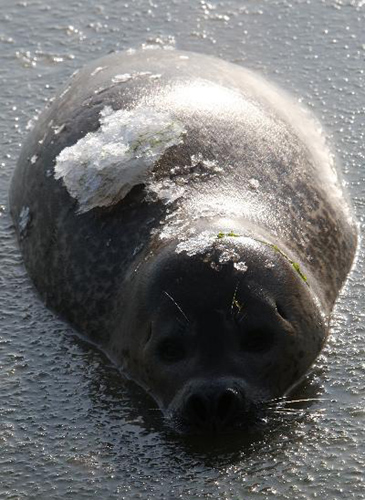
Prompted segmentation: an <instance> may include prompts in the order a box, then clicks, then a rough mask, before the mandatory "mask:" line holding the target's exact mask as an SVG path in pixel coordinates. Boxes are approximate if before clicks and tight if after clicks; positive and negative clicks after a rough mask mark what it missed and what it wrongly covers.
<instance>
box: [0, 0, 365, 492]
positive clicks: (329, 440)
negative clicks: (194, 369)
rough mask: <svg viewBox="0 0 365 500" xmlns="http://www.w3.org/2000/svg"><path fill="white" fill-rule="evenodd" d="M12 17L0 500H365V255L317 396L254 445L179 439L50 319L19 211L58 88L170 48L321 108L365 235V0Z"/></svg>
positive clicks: (73, 4) (5, 122)
mask: <svg viewBox="0 0 365 500" xmlns="http://www.w3.org/2000/svg"><path fill="white" fill-rule="evenodd" d="M0 7H1V9H0V60H1V65H0V88H1V92H0V106H1V117H2V119H1V122H0V129H1V134H0V140H1V151H0V156H1V158H0V205H1V207H0V241H1V246H0V283H1V304H0V329H1V330H0V366H1V371H0V413H1V418H0V471H1V485H0V498H1V499H3V498H4V499H14V500H15V499H37V500H40V499H50V498H52V499H64V498H72V499H83V498H85V499H86V498H87V499H91V498H95V499H100V498H110V499H114V498H118V499H122V498H127V499H131V498H133V499H134V498H136V499H137V498H142V499H151V498H166V499H175V498H180V497H181V498H189V499H201V498H214V499H218V498H219V499H222V498H227V499H237V498H242V499H247V498H250V499H262V498H272V497H278V498H281V499H305V498H321V499H327V498H328V499H334V498H346V499H347V498H351V499H360V498H365V486H364V473H363V471H364V466H365V453H364V450H365V445H364V442H365V431H364V429H365V410H364V400H365V393H364V387H365V384H364V375H365V356H364V337H365V334H364V331H365V314H364V312H363V309H362V303H363V301H364V296H365V284H364V280H363V276H364V250H363V249H361V250H360V252H359V255H358V260H357V262H356V265H355V268H354V270H353V273H352V275H351V277H350V279H349V281H348V283H347V285H346V286H345V288H344V290H343V292H342V294H341V297H340V299H339V301H338V304H337V307H336V310H335V312H334V316H333V324H332V335H331V338H330V340H329V342H328V344H327V347H326V349H325V351H324V353H323V355H322V356H321V358H320V359H319V360H318V362H317V364H316V366H315V368H314V369H313V372H312V373H311V374H310V375H309V376H308V378H307V379H306V381H305V386H304V388H302V390H301V395H305V396H307V397H310V398H314V399H316V401H313V402H312V403H307V404H305V405H303V404H302V405H300V406H301V407H302V408H303V411H302V412H298V413H294V412H293V413H292V414H290V413H288V414H285V415H278V423H277V425H276V426H275V428H273V429H271V430H270V431H268V432H267V433H266V434H265V435H264V436H258V437H257V439H256V440H254V441H253V442H251V443H247V442H245V440H244V438H242V439H241V440H237V439H233V438H224V439H220V440H217V441H215V442H211V443H206V442H199V441H196V440H181V439H178V438H176V437H174V436H172V435H171V434H170V433H169V431H168V430H166V429H165V428H164V426H163V422H161V419H160V416H159V412H157V411H155V410H156V409H155V406H154V404H153V402H152V401H150V400H149V399H148V398H147V396H145V395H144V394H143V392H142V391H140V390H139V389H138V388H136V387H135V386H134V385H133V384H132V383H130V382H129V383H128V382H125V381H123V380H122V379H121V377H120V376H119V374H118V373H117V372H116V370H115V368H114V367H113V366H112V365H111V364H110V363H109V362H108V360H107V359H105V358H104V357H103V355H102V354H101V353H99V352H98V351H97V350H96V349H94V348H93V347H92V346H90V345H88V344H87V343H85V342H84V341H82V340H80V339H78V338H77V337H76V336H75V334H74V333H73V332H72V330H71V329H70V328H69V327H68V326H67V325H65V324H64V323H62V322H61V321H60V320H59V319H57V318H56V317H55V316H54V315H53V314H52V313H51V312H49V311H48V310H46V309H45V307H44V306H43V304H42V303H41V302H40V300H39V298H38V296H37V294H36V292H35V291H34V289H33V287H32V285H31V283H30V282H29V280H28V278H27V275H26V273H25V271H24V268H23V265H22V260H21V256H20V254H19V251H18V249H17V246H16V243H15V239H14V235H13V232H12V228H11V221H10V218H9V215H8V212H7V189H8V184H9V180H10V176H11V172H12V170H13V168H14V164H15V161H16V158H17V156H18V154H19V148H20V144H21V142H22V141H23V140H24V136H25V134H26V132H27V129H28V128H29V126H30V124H31V121H32V120H33V119H34V117H35V116H36V115H37V114H38V113H39V111H40V110H41V108H42V107H43V106H44V105H45V103H46V102H47V101H48V100H49V99H50V98H52V96H53V95H54V92H55V89H56V88H57V87H58V86H59V85H60V84H63V83H64V81H65V79H66V78H67V77H68V76H69V75H70V74H71V73H72V72H73V71H74V70H75V69H77V68H79V67H80V66H82V65H83V64H84V63H86V62H88V61H90V60H91V59H94V58H96V57H98V56H101V55H104V54H107V53H108V52H110V51H113V50H116V49H126V48H129V47H139V46H141V45H142V44H145V45H149V44H157V45H168V46H176V47H177V48H179V49H185V50H195V51H198V52H204V53H207V54H214V55H218V56H220V57H222V58H224V59H226V60H229V61H232V62H237V63H239V64H243V65H245V66H247V67H249V68H251V69H255V70H258V71H260V72H261V73H262V74H264V75H266V77H268V78H269V79H270V80H271V81H274V82H276V83H278V84H279V85H281V86H282V87H283V88H285V89H287V90H289V91H290V92H292V93H293V94H294V95H295V96H296V97H297V98H298V99H300V100H301V101H302V102H303V103H304V104H306V105H307V106H309V107H310V108H313V110H314V111H315V113H316V115H317V116H318V118H320V120H321V121H322V123H323V124H324V126H325V127H326V129H327V132H328V136H329V138H330V140H331V141H332V143H333V144H334V145H335V149H336V153H337V155H338V158H339V160H340V161H341V162H342V165H343V172H344V180H345V182H346V184H347V186H348V190H349V193H350V196H351V198H352V200H353V204H354V207H355V211H356V214H357V218H358V220H359V223H360V225H361V226H362V227H363V225H364V217H365V202H364V199H365V197H364V194H365V193H364V190H365V187H364V186H365V182H364V177H365V173H364V168H365V140H364V134H365V132H364V131H365V90H364V88H365V81H364V80H365V76H364V71H365V64H364V60H365V31H364V22H365V2H364V1H363V0H312V1H310V0H308V1H307V0H306V1H303V0H292V1H291V2H289V1H284V0H267V1H263V0H256V1H251V0H245V1H239V0H227V1H224V2H223V1H221V2H216V1H214V0H211V1H210V2H206V1H204V0H202V1H197V0H179V1H178V0H175V1H171V0H149V1H148V0H135V1H133V2H132V1H129V2H128V1H126V2H114V1H112V0H104V1H103V0H102V1H101V2H100V3H94V2H93V1H92V0H79V1H73V0H67V1H65V2H59V1H55V0H49V1H47V2H46V1H42V0H29V1H19V2H16V1H13V0H1V1H0ZM298 407H299V405H298ZM237 441H238V442H237Z"/></svg>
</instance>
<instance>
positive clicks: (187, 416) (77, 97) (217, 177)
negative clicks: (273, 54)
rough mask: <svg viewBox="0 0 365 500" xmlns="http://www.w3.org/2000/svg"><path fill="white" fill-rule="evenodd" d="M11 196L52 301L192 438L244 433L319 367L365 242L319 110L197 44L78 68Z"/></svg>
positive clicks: (48, 113)
mask: <svg viewBox="0 0 365 500" xmlns="http://www.w3.org/2000/svg"><path fill="white" fill-rule="evenodd" d="M10 208H11V213H12V217H13V219H14V223H15V227H16V231H17V235H18V239H19V243H20V247H21V250H22V253H23V256H24V262H25V265H26V267H27V270H28V272H29V274H30V276H31V278H32V280H33V281H34V283H35V286H36V287H37V289H38V291H39V293H40V294H41V296H42V298H43V299H44V301H45V303H46V304H47V305H48V306H49V307H51V308H52V309H54V310H55V311H57V312H58V313H59V314H61V315H62V316H63V317H64V318H66V319H67V320H68V321H69V322H70V323H71V324H73V325H74V326H75V327H76V328H77V329H78V330H79V331H80V332H82V333H83V334H85V335H87V336H89V337H90V338H91V339H92V340H93V341H94V342H97V343H99V344H100V345H102V346H103V348H104V349H106V350H107V351H108V352H109V354H110V356H111V357H112V358H113V359H114V360H115V361H116V362H117V363H118V364H119V365H120V366H122V367H123V369H124V370H125V371H126V372H127V373H128V374H129V375H130V376H131V377H132V378H133V379H134V380H136V382H138V383H139V384H140V385H142V386H144V387H145V388H146V390H147V391H148V392H149V393H150V394H151V395H152V396H153V397H154V398H155V400H156V401H157V402H158V404H159V405H160V407H161V409H162V410H163V411H164V412H165V414H166V415H167V416H168V417H169V418H170V421H171V422H172V424H173V425H174V426H175V428H176V429H177V430H180V431H182V432H190V431H193V432H195V431H199V430H221V429H227V428H231V427H235V426H237V427H245V426H247V425H248V424H249V423H250V422H252V421H253V420H254V419H255V414H256V409H257V407H258V406H260V405H261V404H262V403H263V402H264V401H266V400H269V399H272V398H275V397H278V396H280V395H283V394H284V393H285V392H286V391H288V389H290V388H291V387H292V386H293V385H294V384H295V383H296V382H297V381H298V380H299V379H300V378H301V377H302V376H303V375H304V374H305V373H306V371H307V370H308V368H309V367H310V366H311V364H312V363H313V361H314V360H315V358H316V356H317V355H318V353H319V352H320V350H321V348H322V346H323V343H324V341H325V339H326V336H327V333H328V321H329V314H330V312H331V309H332V307H333V304H334V301H335V299H336V296H337V294H338V292H339V290H340V288H341V286H342V284H343V282H344V280H345V279H346V276H347V274H348V272H349V270H350V267H351V264H352V261H353V258H354V254H355V251H356V242H357V234H356V226H355V223H354V221H353V219H352V215H351V210H350V207H349V204H348V202H347V200H346V198H345V196H344V193H343V191H342V187H341V181H340V180H339V178H338V174H337V172H336V169H335V166H334V163H333V156H332V155H331V153H330V152H329V151H328V149H327V146H326V144H325V141H324V139H323V137H322V134H321V132H320V128H319V126H318V124H317V123H316V122H315V120H314V119H313V118H311V117H310V116H309V115H308V114H307V113H306V112H305V111H303V110H301V109H299V108H298V106H297V105H295V104H293V102H292V101H291V99H290V98H289V97H287V96H285V95H283V94H282V92H280V91H279V90H277V89H276V88H275V87H273V86H271V85H269V84H268V83H267V82H265V81H264V80H262V79H261V78H260V77H259V76H257V75H255V74H253V73H252V72H250V71H248V70H246V69H243V68H241V67H239V66H236V65H233V64H230V63H226V62H224V61H221V60H219V59H216V58H213V57H208V56H204V55H199V54H194V53H188V52H180V51H164V50H142V51H129V52H126V53H121V54H112V55H109V56H107V57H104V58H102V59H100V60H98V61H96V62H95V63H92V64H90V65H88V66H86V67H85V68H84V69H82V70H81V71H79V72H78V73H77V74H76V75H74V76H73V77H72V79H71V80H70V82H69V83H68V84H67V86H66V87H65V88H64V89H63V90H62V91H61V92H60V94H59V95H58V96H57V97H56V99H55V100H54V101H53V102H52V104H51V105H50V106H49V107H48V109H46V110H45V111H44V112H43V113H42V114H41V116H40V117H39V119H38V121H37V122H36V125H35V127H34V129H33V130H32V131H31V133H30V134H29V137H28V139H27V141H26V143H25V144H24V146H23V148H22V152H21V156H20V158H19V162H18V165H17V168H16V170H15V173H14V176H13V180H12V184H11V189H10Z"/></svg>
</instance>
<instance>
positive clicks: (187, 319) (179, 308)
mask: <svg viewBox="0 0 365 500" xmlns="http://www.w3.org/2000/svg"><path fill="white" fill-rule="evenodd" d="M163 293H164V294H165V295H167V297H168V298H169V299H170V300H171V301H172V302H173V303H174V304H175V306H176V307H177V308H178V310H179V311H180V313H181V314H182V315H183V316H184V318H185V319H186V321H187V323H190V321H189V318H188V317H187V316H186V314H185V313H184V311H183V310H182V309H181V307H180V306H179V304H178V303H177V302H176V300H175V299H174V298H173V297H171V295H170V294H169V293H168V292H166V290H163Z"/></svg>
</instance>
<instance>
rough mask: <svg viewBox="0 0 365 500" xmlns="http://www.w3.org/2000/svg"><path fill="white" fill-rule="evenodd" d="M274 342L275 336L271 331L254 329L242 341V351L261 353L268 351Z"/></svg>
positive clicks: (246, 333)
mask: <svg viewBox="0 0 365 500" xmlns="http://www.w3.org/2000/svg"><path fill="white" fill-rule="evenodd" d="M273 342H274V334H273V332H272V331H270V330H266V329H265V330H261V329H254V330H249V331H247V332H245V336H244V338H243V339H242V340H241V343H240V345H241V349H242V351H247V352H260V351H267V350H268V349H269V348H270V347H271V346H272V344H273Z"/></svg>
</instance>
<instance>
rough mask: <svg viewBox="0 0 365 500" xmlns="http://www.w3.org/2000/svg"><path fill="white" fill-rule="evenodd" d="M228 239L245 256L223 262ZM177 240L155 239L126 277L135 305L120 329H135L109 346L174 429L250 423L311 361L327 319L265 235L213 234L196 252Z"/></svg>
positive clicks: (221, 427) (224, 427) (222, 427)
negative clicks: (156, 245)
mask: <svg viewBox="0 0 365 500" xmlns="http://www.w3.org/2000/svg"><path fill="white" fill-rule="evenodd" d="M228 240H231V241H228ZM232 247H234V249H235V252H236V255H237V254H239V256H240V261H241V262H244V265H243V264H241V265H240V266H237V265H236V266H235V265H234V263H233V262H232V260H229V259H227V261H226V262H224V263H219V260H221V261H222V254H223V255H224V254H225V253H227V252H232ZM177 248H178V244H177V243H176V242H174V243H170V244H169V245H167V246H165V247H163V248H160V249H159V250H158V252H156V255H157V257H153V258H150V259H148V258H147V260H144V262H143V264H142V265H141V267H140V268H139V269H138V274H135V276H133V278H132V279H131V281H130V282H129V287H128V290H129V292H128V298H127V299H126V300H129V301H132V302H133V303H134V304H135V307H134V308H133V309H132V308H130V309H129V312H128V313H127V314H123V319H122V321H121V329H122V330H123V331H125V332H127V331H128V332H133V335H130V336H128V339H126V340H125V341H122V342H121V343H119V342H117V343H115V342H114V343H113V344H112V346H110V350H111V351H112V352H114V353H115V354H116V355H118V354H117V353H119V356H120V357H119V359H123V360H124V363H126V364H125V368H126V371H127V372H128V373H130V374H132V377H133V378H135V379H137V380H139V381H140V383H142V385H143V386H144V387H146V388H147V389H148V391H149V392H151V394H153V397H154V398H155V399H156V401H157V402H158V404H159V405H160V407H161V409H162V411H163V412H164V413H165V414H166V416H167V417H168V419H169V421H170V422H171V423H172V424H173V425H174V427H175V428H177V429H178V430H179V431H181V432H200V431H202V430H205V431H206V430H211V431H214V430H217V431H222V430H227V429H230V430H231V429H232V428H235V427H239V428H245V427H248V426H250V425H251V424H252V423H253V421H254V420H255V417H256V416H257V413H258V412H257V410H258V408H259V407H260V405H262V403H263V402H264V401H267V400H270V399H272V398H275V397H277V396H279V395H282V394H283V393H284V392H285V391H287V390H288V389H289V388H290V387H291V386H292V385H293V384H294V383H295V382H297V381H298V380H299V379H300V378H301V377H302V376H303V375H304V374H305V372H306V371H307V370H308V368H309V366H310V365H311V364H312V363H313V361H314V359H315V358H316V356H317V355H318V353H319V351H320V349H321V347H322V345H323V343H324V340H325V337H326V326H325V322H324V321H323V318H322V317H321V314H320V311H319V308H318V306H317V304H316V302H315V299H314V297H313V295H312V294H311V291H310V289H309V287H308V286H307V284H306V283H305V281H304V280H303V278H302V277H301V276H300V275H299V274H298V272H297V271H296V270H295V269H294V268H293V266H292V264H291V263H290V262H289V261H288V260H287V259H286V258H285V257H283V255H281V254H280V253H279V252H276V251H275V250H273V249H272V248H271V247H270V246H268V245H265V244H264V243H261V242H257V241H255V240H252V239H250V238H240V237H227V238H224V239H223V238H222V239H218V238H217V241H215V242H213V244H212V245H210V246H209V247H208V248H207V249H206V251H204V253H201V254H196V255H194V256H189V255H187V254H186V252H181V253H179V252H177ZM113 338H114V339H121V336H120V335H114V336H113Z"/></svg>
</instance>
